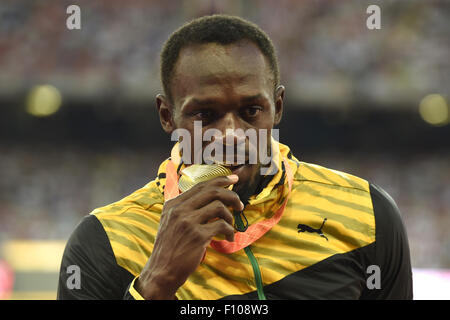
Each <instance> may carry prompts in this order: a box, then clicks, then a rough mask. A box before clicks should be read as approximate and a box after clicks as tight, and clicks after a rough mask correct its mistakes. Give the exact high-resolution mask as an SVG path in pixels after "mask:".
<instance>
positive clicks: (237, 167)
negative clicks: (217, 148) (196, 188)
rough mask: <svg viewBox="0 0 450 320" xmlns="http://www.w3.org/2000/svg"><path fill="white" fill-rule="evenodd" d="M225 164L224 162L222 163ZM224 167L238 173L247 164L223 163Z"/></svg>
mask: <svg viewBox="0 0 450 320" xmlns="http://www.w3.org/2000/svg"><path fill="white" fill-rule="evenodd" d="M222 165H223V164H222ZM223 166H224V167H227V168H228V169H230V170H231V172H233V174H237V173H238V172H239V171H241V169H242V168H244V167H245V164H238V165H223Z"/></svg>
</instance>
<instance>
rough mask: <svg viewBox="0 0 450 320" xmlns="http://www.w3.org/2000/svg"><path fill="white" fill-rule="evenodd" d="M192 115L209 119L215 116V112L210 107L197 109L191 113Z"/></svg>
mask: <svg viewBox="0 0 450 320" xmlns="http://www.w3.org/2000/svg"><path fill="white" fill-rule="evenodd" d="M191 116H192V117H194V118H196V119H198V120H208V119H211V117H212V116H213V112H212V111H211V110H208V109H202V110H196V111H194V112H192V113H191Z"/></svg>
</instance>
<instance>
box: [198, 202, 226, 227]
mask: <svg viewBox="0 0 450 320" xmlns="http://www.w3.org/2000/svg"><path fill="white" fill-rule="evenodd" d="M197 212H198V216H197V217H198V222H199V223H201V224H204V223H208V222H210V221H211V220H213V219H223V220H225V221H226V222H227V223H229V224H230V225H231V226H232V225H233V215H232V214H231V212H230V210H229V209H228V208H227V207H226V206H225V205H224V204H223V203H222V202H221V201H219V200H214V201H213V202H211V203H209V204H207V205H206V206H204V207H203V208H201V209H199V210H197Z"/></svg>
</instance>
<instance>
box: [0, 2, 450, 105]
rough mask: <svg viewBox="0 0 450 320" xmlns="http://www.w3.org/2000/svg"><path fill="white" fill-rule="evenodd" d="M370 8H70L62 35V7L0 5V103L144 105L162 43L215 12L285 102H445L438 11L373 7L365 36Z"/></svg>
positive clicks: (444, 52)
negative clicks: (41, 86)
mask: <svg viewBox="0 0 450 320" xmlns="http://www.w3.org/2000/svg"><path fill="white" fill-rule="evenodd" d="M372 2H373V1H372ZM372 2H371V1H367V0H365V1H359V0H358V1H354V0H353V1H345V2H333V1H327V0H318V1H295V0H277V1H275V0H269V1H267V0H264V1H262V0H259V1H244V0H231V1H214V0H210V1H205V0H190V1H179V0H178V1H155V0H153V1H147V0H128V1H127V2H126V5H124V3H123V2H122V1H118V0H96V1H88V0H79V1H76V4H78V5H79V6H80V8H81V29H80V30H68V29H67V28H66V19H67V18H68V14H66V8H67V6H69V5H70V4H73V3H72V1H55V0H42V1H29V0H3V1H1V2H0V70H1V73H0V94H3V95H11V94H17V93H22V92H24V91H25V90H27V89H29V87H30V86H32V85H34V84H36V83H42V82H44V83H51V84H54V85H55V86H56V87H58V88H60V89H61V91H62V92H63V95H64V96H65V97H75V98H99V97H102V96H103V95H105V94H110V93H112V92H115V93H118V96H120V97H122V98H125V99H128V98H130V97H132V98H133V99H144V100H145V99H153V93H154V92H155V91H156V90H159V88H160V84H159V77H158V70H159V52H160V49H161V46H162V44H163V42H164V40H165V39H167V37H168V35H169V34H170V33H171V32H172V31H173V30H175V29H176V28H177V27H179V26H180V25H181V24H182V23H183V22H184V21H188V20H190V19H193V18H195V17H197V16H200V15H203V14H210V13H218V12H219V13H228V14H236V15H240V16H243V17H246V18H248V19H250V20H251V21H254V22H255V23H257V24H258V25H260V26H261V27H262V28H263V29H264V30H266V31H267V33H268V34H269V36H271V38H272V39H273V41H274V43H275V45H276V48H277V51H278V55H279V60H280V64H281V76H282V81H283V83H285V84H287V85H288V86H289V88H291V90H290V91H289V92H290V93H289V96H290V98H291V99H293V100H294V102H310V103H314V105H319V104H324V105H326V106H329V107H330V106H331V107H340V106H342V105H346V104H348V103H352V102H355V101H356V102H358V103H359V102H361V101H365V102H372V103H378V104H380V105H385V106H387V107H389V108H390V107H392V106H393V105H395V104H399V103H403V104H404V103H409V102H412V103H414V106H416V104H417V101H418V100H419V99H420V98H422V97H423V96H424V95H425V94H428V93H430V92H440V93H446V92H447V91H448V88H447V87H446V84H448V83H449V78H448V73H447V72H444V70H446V69H447V70H448V68H449V65H450V62H449V59H448V32H447V31H448V24H447V22H448V21H447V20H448V18H447V17H446V16H445V12H446V8H445V6H446V5H447V10H448V3H445V1H427V2H423V1H419V0H413V1H381V2H379V5H380V7H381V19H382V20H381V29H380V30H369V29H368V28H367V27H366V19H367V18H368V14H367V13H366V9H367V7H368V5H369V4H371V3H372ZM324 92H326V93H327V94H323V93H324Z"/></svg>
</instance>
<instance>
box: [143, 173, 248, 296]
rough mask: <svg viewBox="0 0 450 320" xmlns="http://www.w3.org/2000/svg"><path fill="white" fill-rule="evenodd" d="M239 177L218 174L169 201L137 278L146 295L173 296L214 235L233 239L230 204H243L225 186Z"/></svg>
mask: <svg viewBox="0 0 450 320" xmlns="http://www.w3.org/2000/svg"><path fill="white" fill-rule="evenodd" d="M238 179H239V178H238V176H237V175H230V176H228V177H217V178H214V179H211V180H209V181H205V182H201V183H199V184H197V185H195V186H194V187H192V188H191V189H189V190H188V191H186V192H184V193H182V194H180V195H179V196H177V197H176V198H173V199H171V200H169V201H166V203H165V204H164V207H163V210H162V213H161V221H160V224H159V229H158V233H157V235H156V239H155V244H154V246H153V251H152V254H151V256H150V258H149V260H148V261H147V264H146V265H145V267H144V269H143V270H142V272H141V275H140V276H139V278H138V279H137V280H136V282H135V285H136V290H137V291H138V292H139V293H140V294H141V295H142V296H143V297H144V298H145V299H151V300H155V299H173V298H174V296H175V292H176V291H177V290H178V288H179V287H180V286H181V285H183V283H184V282H185V281H186V279H187V278H188V277H189V275H190V274H191V273H193V272H194V271H195V269H196V268H197V267H198V265H199V264H200V262H201V260H202V258H203V256H204V254H205V251H206V247H207V246H208V245H209V243H210V241H211V239H212V238H213V237H214V236H216V235H218V234H223V235H225V237H226V239H227V240H228V241H234V228H233V215H232V214H231V212H230V210H229V209H228V208H227V207H231V208H233V209H234V210H238V211H241V210H243V209H244V204H243V203H242V202H241V200H240V199H239V196H238V195H237V193H235V192H233V191H230V190H228V189H226V188H225V187H227V186H229V185H231V184H235V183H236V182H237V181H238ZM211 220H214V221H213V222H210V221H211Z"/></svg>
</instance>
